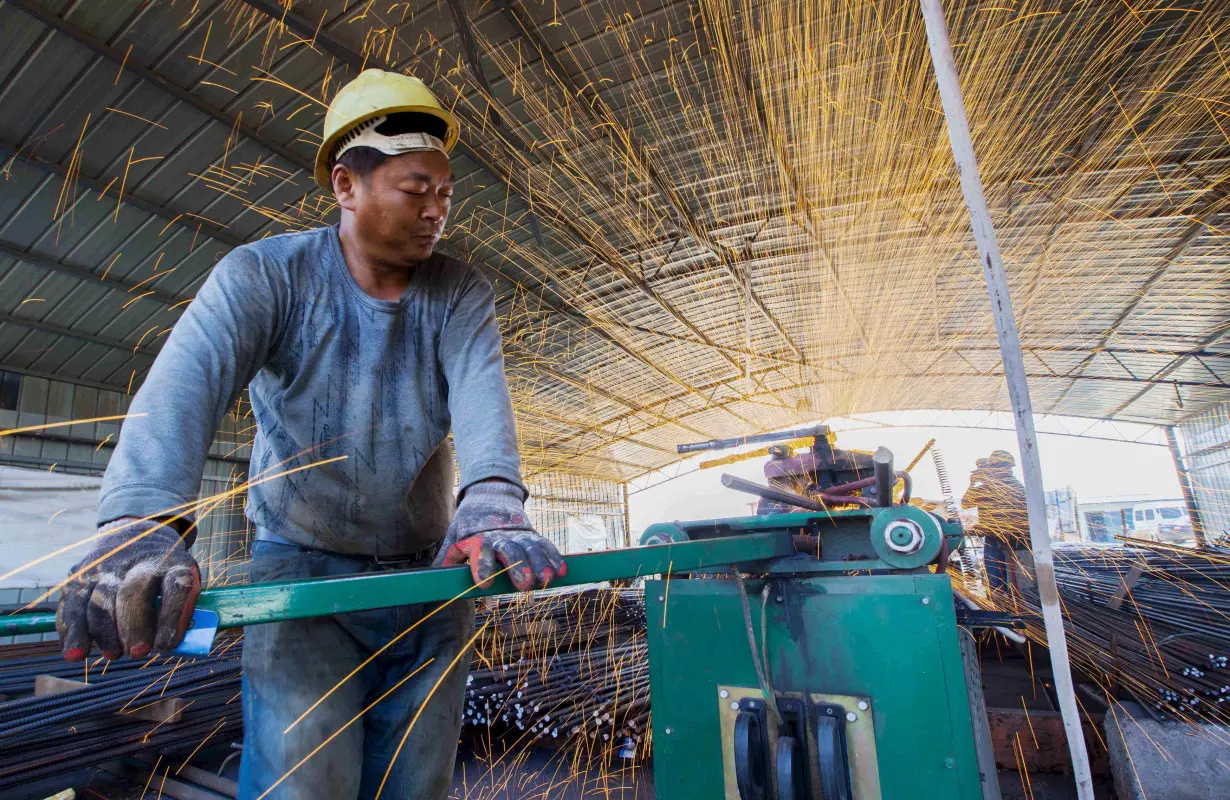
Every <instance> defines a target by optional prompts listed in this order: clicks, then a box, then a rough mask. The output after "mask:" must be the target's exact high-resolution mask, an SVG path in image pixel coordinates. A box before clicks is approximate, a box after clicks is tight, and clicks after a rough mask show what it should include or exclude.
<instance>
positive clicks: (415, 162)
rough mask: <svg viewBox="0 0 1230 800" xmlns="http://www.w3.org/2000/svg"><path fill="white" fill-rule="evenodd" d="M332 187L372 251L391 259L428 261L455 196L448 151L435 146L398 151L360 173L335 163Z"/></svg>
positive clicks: (395, 261)
mask: <svg viewBox="0 0 1230 800" xmlns="http://www.w3.org/2000/svg"><path fill="white" fill-rule="evenodd" d="M339 172H340V173H342V174H339ZM333 188H334V191H335V193H336V194H337V199H338V203H339V205H341V206H342V208H344V209H346V210H348V211H349V212H351V214H352V215H353V218H354V229H355V232H356V233H358V234H359V236H360V237H361V238H362V241H363V243H364V245H365V246H366V247H367V248H369V252H371V254H372V255H373V256H375V257H376V258H378V259H379V260H380V261H382V262H385V263H388V264H414V263H418V262H421V261H426V260H427V259H428V258H429V257H430V256H431V253H432V250H433V249H434V248H435V246H436V242H438V241H440V236H441V235H442V234H443V233H444V225H445V223H446V222H448V212H449V209H450V208H451V206H452V202H453V199H452V198H453V174H452V170H450V169H449V164H448V157H447V156H445V155H444V154H443V153H438V152H436V151H434V150H433V151H427V152H422V153H404V154H402V155H400V156H393V157H392V158H389V159H387V160H386V161H385V162H384V163H383V164H381V165H380V166H379V167H376V169H374V170H372V171H371V173H370V174H368V175H367V176H365V177H363V178H360V179H356V178H355V177H354V176H353V173H351V172H350V171H349V169H347V168H345V167H342V166H339V167H334V172H333Z"/></svg>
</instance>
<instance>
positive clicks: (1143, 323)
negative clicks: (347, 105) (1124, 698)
mask: <svg viewBox="0 0 1230 800" xmlns="http://www.w3.org/2000/svg"><path fill="white" fill-rule="evenodd" d="M1135 5H1138V6H1142V7H1141V8H1135V7H1133V4H1129V3H1109V2H1107V3H1088V2H1076V1H1075V0H1057V1H1056V2H1054V3H1052V4H1051V5H1049V6H1046V7H1045V8H1043V7H1041V6H1036V4H1025V3H1014V2H991V1H990V0H982V2H969V1H968V0H956V2H952V3H949V4H948V9H947V11H948V14H949V22H950V26H951V28H952V35H953V42H954V50H955V53H956V57H957V61H958V69H959V70H960V73H961V76H962V82H963V87H964V91H965V95H966V102H967V105H968V107H969V112H970V119H971V125H972V128H973V131H974V138H975V145H976V148H977V150H978V155H979V158H980V161H981V166H982V171H983V175H984V178H985V181H986V184H987V186H986V188H987V193H988V196H989V199H990V202H991V207H992V212H993V214H994V216H995V221H996V225H997V227H998V230H999V234H1000V239H1001V244H1002V246H1003V251H1004V257H1005V264H1006V267H1007V270H1008V272H1009V276H1010V280H1011V287H1012V293H1013V299H1014V302H1015V304H1016V311H1017V321H1018V325H1019V327H1020V331H1021V338H1022V342H1023V347H1024V351H1025V362H1026V368H1027V371H1028V373H1029V375H1030V382H1031V388H1032V393H1033V400H1034V406H1035V410H1037V411H1039V412H1045V413H1056V414H1070V415H1081V416H1089V417H1101V418H1114V419H1122V420H1132V421H1143V422H1172V421H1178V420H1180V419H1183V418H1184V417H1186V416H1189V415H1191V414H1194V413H1198V412H1199V411H1201V410H1202V409H1204V408H1207V407H1208V406H1209V405H1211V404H1213V403H1215V402H1218V401H1221V400H1225V399H1227V398H1228V397H1230V385H1228V384H1227V383H1226V378H1227V377H1228V376H1230V345H1228V343H1227V342H1226V341H1225V340H1224V338H1223V337H1224V336H1225V334H1226V332H1227V324H1228V322H1230V277H1228V273H1230V269H1228V267H1227V238H1226V236H1227V227H1228V226H1230V215H1228V213H1227V205H1228V202H1230V201H1228V199H1227V193H1228V190H1230V184H1228V183H1227V179H1228V178H1230V170H1228V169H1227V167H1228V165H1230V136H1228V133H1227V132H1228V131H1230V102H1228V101H1227V98H1230V4H1225V3H1207V4H1203V3H1197V2H1194V0H1173V2H1167V3H1164V4H1155V5H1156V7H1150V8H1144V7H1143V6H1144V5H1147V4H1135ZM0 30H3V31H4V34H3V39H4V43H5V46H4V47H3V48H2V49H0V107H2V108H3V109H4V113H3V114H2V115H0V160H2V161H3V176H2V177H3V179H4V180H3V183H2V184H0V220H3V222H0V369H7V370H12V371H17V372H22V373H25V374H31V375H41V376H50V377H55V378H59V379H62V380H69V381H73V382H78V383H81V384H86V385H94V386H106V387H110V388H119V389H125V390H127V389H130V388H135V387H137V386H139V385H140V382H141V380H142V377H143V376H144V374H145V372H146V370H147V369H148V368H149V365H150V363H151V361H152V359H153V358H154V356H155V355H156V354H157V352H158V348H159V346H160V344H161V342H162V341H164V339H165V336H166V333H167V332H168V331H169V330H170V329H171V327H172V326H173V325H174V324H175V321H176V319H177V318H178V316H179V314H180V313H181V311H182V309H183V308H184V307H185V305H186V304H187V303H188V302H189V301H190V300H191V298H192V296H193V295H194V293H195V292H196V290H197V289H198V288H199V286H200V284H201V282H202V281H203V280H204V278H205V277H206V276H207V275H208V273H209V271H210V269H211V268H212V266H213V265H214V264H215V263H216V262H217V261H218V259H219V258H221V257H223V256H224V255H225V254H226V252H227V251H228V250H230V249H231V248H233V247H236V246H240V245H242V244H244V243H246V242H251V241H254V240H257V239H260V238H262V237H264V236H269V235H272V234H276V233H281V232H283V231H287V230H298V229H304V228H309V227H314V226H318V225H321V224H331V223H332V222H334V221H335V220H336V209H335V206H334V203H333V198H332V197H331V196H328V195H326V194H325V193H322V192H321V191H319V190H318V189H315V188H314V186H313V184H312V179H311V160H312V158H313V154H314V149H315V145H316V143H317V142H318V141H319V131H320V125H321V120H322V117H323V113H324V110H325V108H326V104H327V102H328V100H329V98H331V97H332V96H333V94H334V93H335V92H336V90H337V89H338V88H339V86H340V85H342V84H343V83H345V82H346V81H347V80H349V79H350V78H352V77H353V76H354V75H355V74H357V71H358V70H360V69H362V68H363V67H365V66H379V67H385V68H389V69H396V70H400V71H405V72H409V73H413V74H415V75H418V76H419V77H421V78H423V79H424V80H426V81H427V82H428V83H429V84H430V85H431V86H432V87H433V88H434V89H435V91H436V92H437V93H438V94H439V96H440V97H441V98H442V100H443V102H444V103H445V104H446V105H449V106H451V107H453V108H454V110H455V111H456V113H457V114H458V115H459V117H460V118H461V121H462V144H461V145H460V146H459V148H458V149H457V151H455V154H454V171H455V174H456V176H457V178H458V184H457V192H456V202H455V206H454V215H453V221H452V222H451V225H450V230H449V233H448V235H447V238H446V240H445V242H444V243H443V245H442V248H443V249H444V250H446V251H447V252H449V253H450V254H453V255H457V256H460V257H464V258H467V259H469V260H470V261H472V262H473V263H475V264H477V265H478V266H479V267H480V268H481V269H482V270H483V271H484V272H485V273H486V274H487V275H488V276H489V277H490V278H491V279H492V281H493V282H494V283H495V285H496V290H497V296H498V302H499V309H498V310H499V313H500V319H501V326H502V329H503V334H504V339H505V357H506V363H507V371H508V375H509V379H510V383H511V385H512V389H513V395H514V399H515V402H516V405H517V408H518V410H519V416H520V418H519V422H520V435H521V437H522V444H523V454H524V456H525V460H526V468H527V472H529V473H530V474H533V473H535V472H542V471H548V470H556V471H565V472H575V473H582V474H590V475H595V476H599V477H604V478H611V479H616V480H624V479H628V478H632V477H635V476H637V475H639V474H643V473H644V472H646V471H647V470H650V469H653V468H655V467H658V466H661V465H663V464H666V463H668V462H670V461H672V460H674V459H675V458H676V455H675V452H674V447H673V445H674V444H676V443H678V442H683V441H694V440H700V439H708V438H712V437H719V436H731V435H740V434H744V433H751V432H757V431H761V430H766V429H771V428H774V427H779V426H785V425H789V424H792V423H795V422H797V421H799V420H801V419H813V418H817V417H826V416H831V415H841V414H848V413H854V412H860V411H878V410H889V409H909V408H986V409H998V408H1004V407H1006V405H1007V392H1006V388H1005V385H1004V381H1003V377H1002V369H1001V366H1000V362H999V355H998V349H997V344H996V339H995V334H994V328H993V326H992V323H991V318H990V313H989V311H990V310H989V307H988V302H987V298H986V293H985V289H984V286H983V279H982V270H981V266H980V264H979V262H978V259H977V255H976V251H975V248H974V245H973V241H972V238H971V236H970V233H969V220H968V216H967V214H966V211H965V208H964V205H963V203H962V200H961V195H960V191H959V187H958V184H957V176H956V174H955V169H954V167H953V164H952V157H951V154H950V151H949V146H948V140H947V137H946V134H945V130H944V121H943V114H942V111H941V109H940V107H939V98H938V94H937V92H936V89H935V82H934V77H933V75H932V72H931V67H930V61H929V57H928V54H927V47H926V39H925V34H924V31H923V24H922V17H921V13H920V11H919V9H918V7H917V5H916V4H913V3H910V2H896V1H895V0H874V1H873V0H761V1H760V2H751V0H678V1H674V2H660V0H646V2H641V3H637V4H629V3H626V2H613V1H612V0H605V1H604V2H586V3H581V2H579V1H578V0H559V2H551V3H541V2H536V1H535V0H528V1H527V2H516V1H515V0H493V2H479V0H438V2H430V3H424V2H415V1H414V0H412V1H411V2H401V3H374V2H359V3H355V2H347V3H342V2H337V1H336V0H330V1H328V2H326V1H325V0H295V2H285V3H283V2H277V0H242V1H240V0H194V2H182V1H180V2H170V1H169V0H153V1H152V2H151V0H109V1H108V2H106V3H98V2H66V1H65V0H8V1H7V2H4V3H3V4H0Z"/></svg>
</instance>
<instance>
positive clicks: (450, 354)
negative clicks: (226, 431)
mask: <svg viewBox="0 0 1230 800" xmlns="http://www.w3.org/2000/svg"><path fill="white" fill-rule="evenodd" d="M249 385H250V391H249V395H250V397H251V400H252V410H253V417H254V418H255V421H256V426H257V430H256V439H255V442H254V443H253V450H252V460H251V466H250V474H249V480H250V481H253V482H258V481H261V480H263V479H265V478H267V477H269V476H272V475H277V474H279V473H285V472H288V471H290V470H293V469H295V468H297V467H303V466H306V465H308V464H311V463H313V462H319V461H324V460H326V459H330V458H335V457H338V456H345V459H344V460H341V461H335V462H333V463H330V464H325V465H323V466H315V467H310V468H307V469H304V470H302V471H299V472H295V473H294V474H290V475H285V476H284V477H277V478H274V479H272V480H269V481H267V482H258V483H257V484H256V485H253V486H251V487H250V488H249V490H248V499H247V516H248V518H249V519H250V520H251V521H252V522H253V524H255V525H257V526H259V527H261V528H264V529H266V530H268V531H269V532H271V533H273V534H275V535H276V536H280V537H282V538H284V539H287V540H289V541H292V542H295V543H297V544H301V545H303V546H306V547H312V548H317V549H322V550H328V551H332V552H337V553H347V554H366V555H387V556H393V555H403V554H406V553H410V552H414V551H417V550H421V549H423V548H425V547H427V546H429V545H430V544H433V543H434V542H435V541H438V540H439V539H440V538H442V537H443V535H444V529H443V527H442V526H441V525H439V524H438V522H437V523H433V524H430V525H425V524H424V523H423V521H422V520H421V519H419V520H416V519H415V517H416V516H418V515H416V514H415V513H414V510H413V508H412V506H413V503H412V502H409V501H408V496H407V493H408V491H409V489H410V486H411V485H412V483H413V482H414V480H415V478H416V477H417V476H418V475H419V473H420V470H422V468H423V467H424V465H425V464H426V463H427V461H428V459H429V458H430V457H431V455H432V454H433V453H434V452H435V451H436V450H437V448H438V447H440V445H441V443H442V442H443V441H444V440H445V437H446V436H447V435H448V433H449V429H450V425H451V428H452V431H453V440H454V443H455V445H456V448H457V462H458V465H459V468H460V471H461V487H462V489H464V488H465V487H466V486H468V485H470V484H471V483H474V482H475V481H479V480H483V479H487V478H501V479H504V480H507V481H511V482H513V483H515V484H518V485H522V484H521V464H520V457H519V455H518V452H517V440H516V433H515V429H514V419H513V411H512V401H511V399H510V397H509V392H508V384H507V381H506V380H505V377H504V362H503V357H502V355H501V350H500V333H499V328H498V327H497V325H496V321H495V305H494V293H493V292H492V289H491V286H490V284H489V283H488V282H487V281H486V280H485V279H484V278H483V277H482V276H481V275H479V273H478V272H477V271H476V270H475V269H474V268H472V267H470V266H469V265H467V264H464V263H461V262H458V261H456V260H453V259H450V258H447V257H444V256H441V255H438V254H437V255H433V256H432V257H431V258H430V259H429V260H428V261H426V262H424V263H422V264H421V265H419V266H418V267H416V268H415V270H414V273H413V277H412V279H411V282H410V286H409V288H408V289H407V290H406V293H405V294H404V295H403V297H402V298H401V300H400V301H387V300H378V299H376V298H373V297H371V296H369V295H367V294H365V293H364V292H363V290H362V289H360V288H359V286H358V284H357V283H356V282H355V280H354V278H353V276H351V274H350V272H349V270H348V269H347V268H346V263H345V259H344V258H343V256H342V250H341V244H340V241H339V239H338V232H337V229H336V228H321V229H318V230H313V231H308V232H306V233H292V234H286V235H282V236H275V237H272V238H269V239H265V240H263V241H260V242H257V243H254V244H250V245H246V246H244V247H239V248H236V249H235V250H232V251H231V252H230V253H229V254H228V255H227V256H226V257H225V258H224V259H222V261H220V262H219V263H218V265H217V266H216V267H214V270H213V272H212V273H211V274H210V276H209V278H208V280H206V282H205V284H204V285H203V286H202V287H201V290H200V292H199V293H198V294H197V296H196V299H195V300H193V301H192V304H191V305H190V306H189V307H188V309H187V311H186V312H185V313H184V315H183V317H182V318H181V319H180V321H179V323H178V324H177V325H176V326H175V329H174V330H173V331H172V332H171V335H170V337H169V338H168V340H167V342H166V345H165V346H164V347H163V349H162V352H161V353H160V354H159V355H158V358H157V359H156V360H155V362H154V365H153V367H152V368H151V370H150V373H149V376H148V377H147V378H146V379H145V382H144V384H143V385H142V386H141V389H140V391H138V392H137V396H136V398H134V400H133V403H132V407H131V409H130V411H129V414H130V415H131V416H130V418H129V419H127V420H125V422H124V426H123V430H122V432H121V435H120V439H119V443H118V445H117V447H116V449H115V453H114V455H113V456H112V459H111V463H110V465H109V466H108V468H107V473H106V477H105V478H104V480H103V489H102V498H101V502H100V509H99V521H100V522H106V521H110V520H113V519H117V518H119V517H122V516H147V515H152V514H157V513H159V512H162V511H164V510H165V509H169V508H173V507H176V506H181V505H182V504H184V503H188V502H190V501H192V500H194V499H195V498H196V496H197V492H198V490H199V486H200V481H201V473H202V470H203V468H204V464H205V457H206V453H207V451H208V448H209V446H210V443H211V441H212V440H213V437H214V434H215V433H216V431H217V428H218V425H219V424H220V423H221V420H222V416H223V414H225V413H226V412H227V411H228V410H229V409H230V408H231V406H232V405H233V404H234V402H235V400H236V398H237V397H238V396H239V393H240V392H241V391H242V390H243V387H244V386H249ZM442 460H443V459H436V460H435V462H439V461H442ZM435 462H433V464H434V463H435ZM450 468H451V467H450ZM424 477H425V478H426V476H424Z"/></svg>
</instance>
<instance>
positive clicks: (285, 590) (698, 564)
mask: <svg viewBox="0 0 1230 800" xmlns="http://www.w3.org/2000/svg"><path fill="white" fill-rule="evenodd" d="M793 552H794V545H793V543H792V541H791V538H790V534H789V532H787V531H780V532H774V533H753V534H748V535H745V536H729V537H724V538H717V539H706V540H704V541H696V542H673V543H670V544H662V545H651V546H648V547H630V548H626V549H621V550H608V551H606V552H603V553H583V554H581V555H573V556H568V557H567V564H568V574H567V575H566V576H565V577H562V578H557V579H556V580H555V582H554V583H553V584H552V588H558V587H564V586H578V585H581V584H586V583H599V582H601V581H610V580H618V579H621V578H639V577H643V576H646V575H662V574H667V573H676V574H677V573H682V572H689V571H691V570H696V569H703V568H705V567H721V566H726V565H732V564H738V563H744V562H751V561H763V560H766V559H771V558H781V557H783V556H788V555H790V554H792V553H793ZM467 589H468V590H469V591H467ZM516 591H517V590H516V589H515V588H513V585H512V583H511V582H510V581H509V580H508V577H507V576H504V575H502V576H500V577H498V578H496V579H495V582H494V583H493V585H492V586H491V587H489V588H487V589H478V588H475V587H474V583H473V580H472V578H471V577H470V569H469V567H452V568H449V569H420V570H408V571H404V572H385V573H375V574H371V573H369V574H365V575H350V576H343V577H339V578H326V579H313V580H300V581H280V582H272V583H255V584H251V585H249V586H231V587H225V588H220V589H208V590H206V591H204V592H201V596H200V598H198V599H197V604H196V607H197V608H198V609H202V610H206V611H213V612H216V613H217V614H218V627H220V628H233V627H237V626H240V625H256V624H259V623H262V622H281V621H284V620H290V619H303V618H306V617H320V616H326V615H329V614H346V613H349V612H352V611H368V610H371V609H374V608H388V607H391V606H401V605H410V604H413V603H432V602H440V601H443V600H449V599H451V598H454V597H457V596H459V595H463V594H464V595H465V596H466V597H485V596H487V595H496V594H513V593H515V592H516ZM54 630H55V614H48V613H43V614H15V615H12V616H8V617H0V635H4V636H11V635H20V634H26V633H49V632H51V631H54Z"/></svg>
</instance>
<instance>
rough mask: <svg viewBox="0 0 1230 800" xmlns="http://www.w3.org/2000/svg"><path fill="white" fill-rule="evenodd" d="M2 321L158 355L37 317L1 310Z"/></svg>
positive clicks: (80, 339)
mask: <svg viewBox="0 0 1230 800" xmlns="http://www.w3.org/2000/svg"><path fill="white" fill-rule="evenodd" d="M0 322H2V323H8V324H10V325H21V326H22V327H25V328H29V329H31V330H35V331H39V332H41V333H50V334H54V335H56V336H64V337H66V338H69V339H77V340H78V341H82V342H89V343H90V344H96V345H100V346H102V347H109V348H111V349H112V350H123V351H124V352H126V353H128V354H129V355H135V354H137V353H140V354H141V355H144V356H149V357H150V358H154V357H155V356H157V355H158V352H157V351H156V350H153V349H151V348H149V347H145V346H144V345H136V346H135V347H134V346H133V345H131V344H129V343H127V342H125V341H122V340H120V339H113V338H111V337H110V336H102V335H100V334H94V333H82V332H81V331H77V330H73V329H72V328H65V327H64V326H62V325H53V324H52V323H50V322H40V321H39V320H36V319H27V318H25V317H17V316H14V315H12V314H6V313H4V312H0ZM58 380H65V381H69V382H71V381H72V379H71V378H59V379H58Z"/></svg>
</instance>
